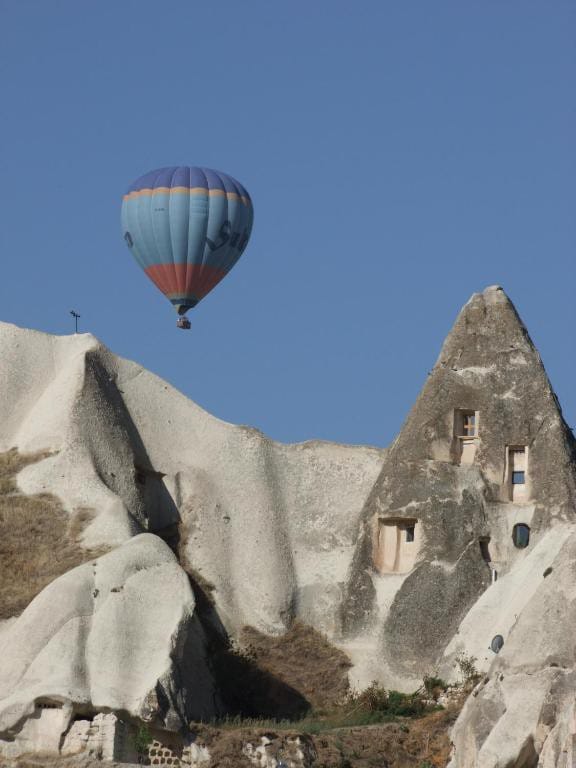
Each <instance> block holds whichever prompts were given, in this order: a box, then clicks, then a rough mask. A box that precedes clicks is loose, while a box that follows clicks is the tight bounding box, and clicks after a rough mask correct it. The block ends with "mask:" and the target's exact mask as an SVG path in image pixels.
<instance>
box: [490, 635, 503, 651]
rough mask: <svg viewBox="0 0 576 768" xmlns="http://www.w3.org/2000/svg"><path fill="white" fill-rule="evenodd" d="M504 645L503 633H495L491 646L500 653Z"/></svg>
mask: <svg viewBox="0 0 576 768" xmlns="http://www.w3.org/2000/svg"><path fill="white" fill-rule="evenodd" d="M503 645H504V638H503V637H502V635H494V637H493V638H492V642H491V643H490V648H491V650H492V651H494V653H500V651H501V650H502V647H503Z"/></svg>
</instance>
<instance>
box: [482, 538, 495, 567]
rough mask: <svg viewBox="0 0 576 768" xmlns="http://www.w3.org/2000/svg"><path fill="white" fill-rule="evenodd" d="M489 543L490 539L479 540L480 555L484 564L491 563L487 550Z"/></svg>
mask: <svg viewBox="0 0 576 768" xmlns="http://www.w3.org/2000/svg"><path fill="white" fill-rule="evenodd" d="M489 543H490V539H480V554H481V555H482V559H483V560H484V562H485V563H490V562H491V561H492V558H491V557H490V550H489V549H488V544H489Z"/></svg>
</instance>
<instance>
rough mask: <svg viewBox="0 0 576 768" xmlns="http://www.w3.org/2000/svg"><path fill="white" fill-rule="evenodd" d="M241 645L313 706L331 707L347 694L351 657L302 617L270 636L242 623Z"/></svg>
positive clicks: (263, 667)
mask: <svg viewBox="0 0 576 768" xmlns="http://www.w3.org/2000/svg"><path fill="white" fill-rule="evenodd" d="M241 645H242V648H244V649H245V652H246V653H248V654H249V656H250V657H251V658H252V659H253V660H254V661H255V662H256V663H257V665H258V666H259V667H260V668H261V669H263V670H265V671H266V672H268V673H269V674H271V675H273V676H274V677H276V678H278V679H279V680H281V681H282V682H284V683H286V684H287V685H289V686H290V687H291V688H293V689H294V690H296V691H298V693H299V694H300V695H301V696H303V697H304V698H305V699H306V701H308V703H309V704H310V706H311V707H312V708H313V709H315V710H326V709H331V708H333V707H335V706H337V705H338V704H340V703H341V702H342V701H343V700H344V699H345V698H346V695H347V694H348V674H347V673H348V670H349V669H350V667H351V666H352V664H351V662H350V659H349V658H348V656H347V655H346V654H345V653H344V652H343V651H341V650H340V649H338V648H336V647H335V646H333V645H332V644H331V643H330V642H329V641H328V640H327V638H326V637H324V635H321V634H320V633H319V632H317V631H316V630H315V629H313V628H312V627H310V626H308V625H307V624H304V623H303V622H301V621H295V622H294V623H293V624H292V626H291V627H290V629H289V630H288V631H287V632H286V633H285V634H283V635H279V636H272V637H271V636H270V635H265V634H263V633H261V632H259V631H258V630H256V629H254V628H253V627H245V628H244V630H243V632H242V636H241Z"/></svg>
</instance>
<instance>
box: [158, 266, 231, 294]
mask: <svg viewBox="0 0 576 768" xmlns="http://www.w3.org/2000/svg"><path fill="white" fill-rule="evenodd" d="M145 272H146V274H147V275H148V277H149V278H150V279H151V280H152V282H153V283H154V284H155V285H156V286H157V287H158V288H159V289H160V290H161V291H162V293H163V294H165V295H171V296H178V297H180V296H182V297H184V296H186V295H190V294H191V295H192V296H194V297H195V298H196V299H202V298H203V297H204V296H206V294H207V293H210V291H211V290H212V288H214V286H215V285H218V283H219V282H220V280H222V278H224V277H226V275H227V274H228V273H227V272H226V271H224V270H223V269H216V268H215V267H210V266H209V265H208V264H203V265H202V264H154V265H153V266H151V267H147V268H146V270H145Z"/></svg>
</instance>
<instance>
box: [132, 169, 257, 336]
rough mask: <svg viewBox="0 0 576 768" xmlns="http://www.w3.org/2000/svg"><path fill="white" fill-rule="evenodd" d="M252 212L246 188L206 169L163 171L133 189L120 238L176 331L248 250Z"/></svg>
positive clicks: (225, 176)
mask: <svg viewBox="0 0 576 768" xmlns="http://www.w3.org/2000/svg"><path fill="white" fill-rule="evenodd" d="M253 217H254V213H253V209H252V201H251V200H250V196H249V194H248V192H247V191H246V190H245V189H244V187H243V186H242V184H239V183H238V182H237V181H236V180H235V179H233V178H232V177H231V176H228V175H227V174H225V173H220V171H212V170H210V169H209V168H195V167H189V166H175V167H171V168H159V169H158V170H156V171H150V173H147V174H145V175H144V176H141V177H140V178H139V179H137V180H136V181H135V182H134V183H133V184H131V185H130V187H129V188H128V191H127V192H126V194H125V195H124V200H123V202H122V233H123V235H124V240H125V241H126V244H127V245H128V247H129V248H130V250H131V251H132V255H133V256H134V258H135V259H136V261H137V262H138V264H139V265H140V266H141V267H142V269H143V270H144V272H146V274H147V275H148V277H149V278H150V279H151V280H152V282H153V283H155V285H156V286H157V287H158V288H159V289H160V290H161V291H162V293H163V294H164V295H165V296H166V297H167V298H168V299H169V300H170V301H171V302H172V304H173V305H174V306H175V308H176V311H177V312H178V315H180V317H179V319H178V322H177V325H178V327H180V328H189V327H190V322H189V320H188V318H186V317H184V315H185V314H186V312H187V311H188V310H189V309H192V307H195V306H196V304H198V302H199V301H201V300H202V299H203V298H204V296H206V294H208V293H209V292H210V291H211V290H212V288H214V286H216V285H217V284H218V283H219V282H220V280H222V278H224V277H226V275H227V274H228V272H229V271H230V270H231V269H232V267H233V266H234V264H236V262H237V261H238V259H239V258H240V256H241V255H242V252H243V251H244V249H245V248H246V245H247V243H248V239H249V237H250V232H251V230H252V221H253Z"/></svg>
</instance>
